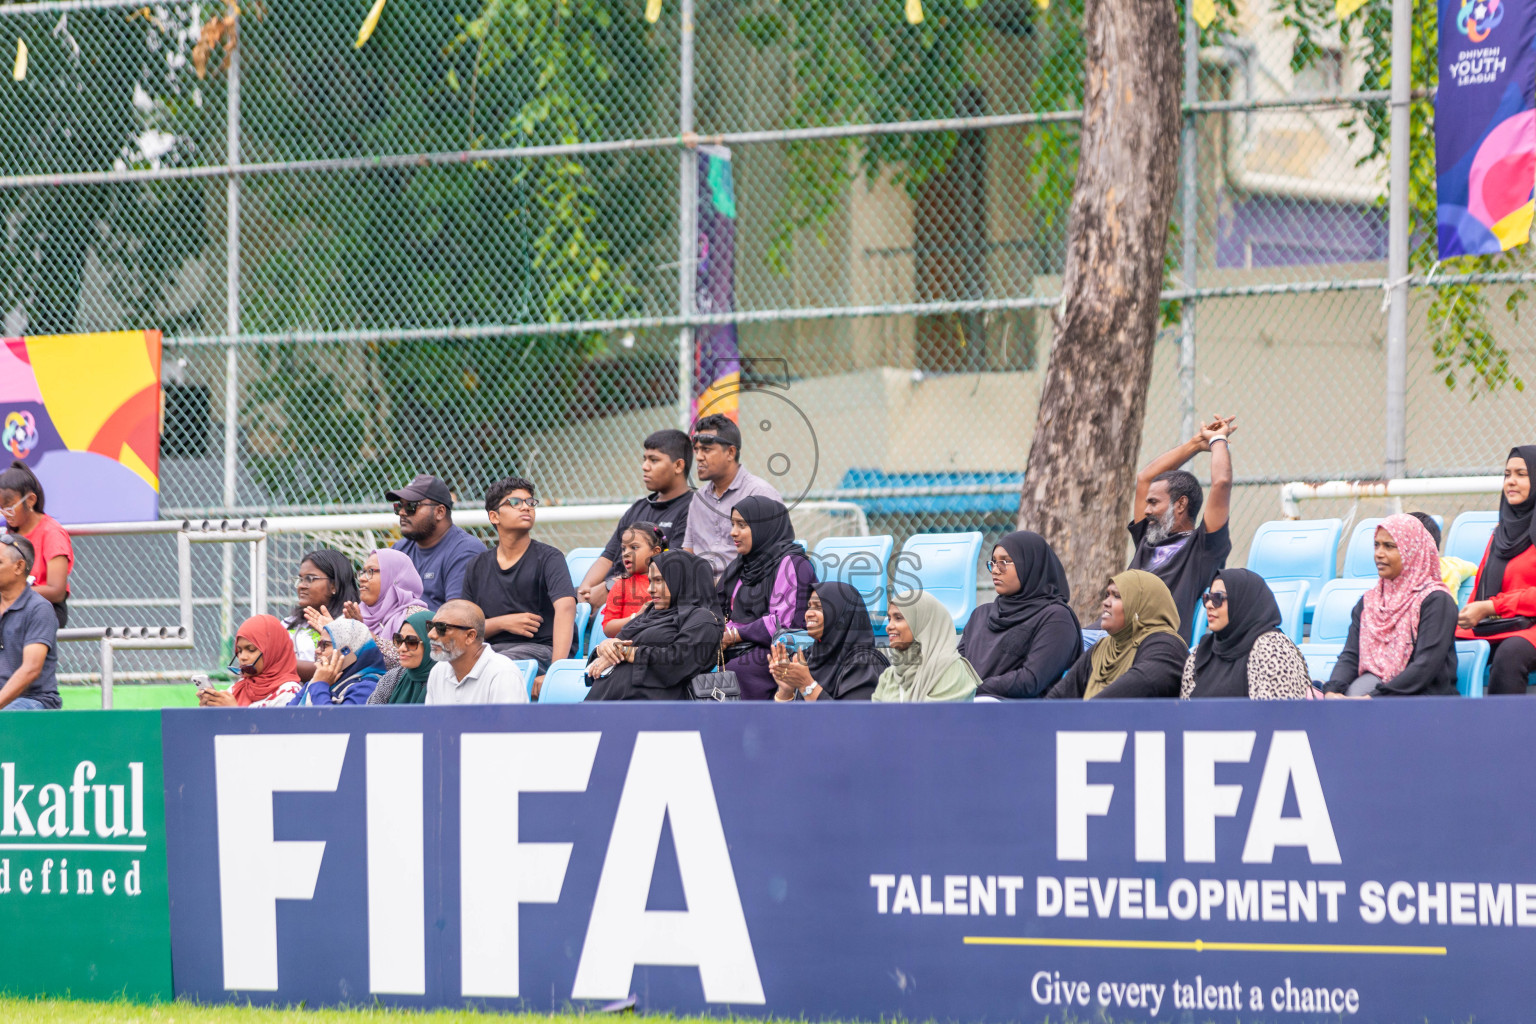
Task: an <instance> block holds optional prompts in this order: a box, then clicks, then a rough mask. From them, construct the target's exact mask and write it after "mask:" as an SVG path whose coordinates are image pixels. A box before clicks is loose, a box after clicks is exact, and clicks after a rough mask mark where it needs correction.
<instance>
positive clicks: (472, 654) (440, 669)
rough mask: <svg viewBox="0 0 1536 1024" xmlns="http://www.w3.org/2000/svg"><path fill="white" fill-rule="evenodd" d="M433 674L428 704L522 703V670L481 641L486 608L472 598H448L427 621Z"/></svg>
mask: <svg viewBox="0 0 1536 1024" xmlns="http://www.w3.org/2000/svg"><path fill="white" fill-rule="evenodd" d="M427 639H428V640H429V641H430V642H431V653H432V660H433V661H434V662H436V664H434V665H433V666H432V674H431V675H429V676H427V703H428V704H527V703H528V688H527V682H526V681H525V679H524V676H523V672H522V670H521V669H519V668H518V667H517V665H516V664H515V663H514V662H513V661H512V659H511V658H508V657H507V656H506V655H504V654H497V653H496V652H495V651H493V650H491V649H490V647H488V646H486V643H485V613H484V612H482V611H481V610H480V606H479V605H477V604H475V603H473V602H471V601H449V602H448V603H447V604H445V605H443V606H442V607H441V608H439V609H438V610H437V614H436V615H434V616H433V617H432V621H431V622H429V623H427Z"/></svg>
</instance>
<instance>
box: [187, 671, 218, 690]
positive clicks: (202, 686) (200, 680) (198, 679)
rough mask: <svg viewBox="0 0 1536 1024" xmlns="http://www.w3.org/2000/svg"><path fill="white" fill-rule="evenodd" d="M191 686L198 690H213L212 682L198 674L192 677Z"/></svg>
mask: <svg viewBox="0 0 1536 1024" xmlns="http://www.w3.org/2000/svg"><path fill="white" fill-rule="evenodd" d="M192 685H193V686H196V687H197V688H198V689H199V690H211V689H213V680H211V679H209V678H208V677H207V676H206V675H204V674H203V673H201V672H199V673H198V674H197V675H195V676H193V677H192Z"/></svg>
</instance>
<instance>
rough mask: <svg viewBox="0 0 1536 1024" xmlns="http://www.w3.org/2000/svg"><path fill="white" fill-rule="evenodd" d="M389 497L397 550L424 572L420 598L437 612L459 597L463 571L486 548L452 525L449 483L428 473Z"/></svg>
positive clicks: (451, 502)
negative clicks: (397, 519)
mask: <svg viewBox="0 0 1536 1024" xmlns="http://www.w3.org/2000/svg"><path fill="white" fill-rule="evenodd" d="M384 497H385V498H387V499H388V500H390V501H392V502H394V503H395V514H396V515H398V516H399V517H400V532H401V534H403V535H404V539H402V540H397V541H395V545H394V547H395V550H396V551H401V552H404V553H405V555H406V556H407V557H408V558H410V560H411V564H412V565H414V566H416V571H417V572H418V573H420V574H421V599H422V600H423V601H425V602H426V605H427V607H428V608H430V609H432V610H433V611H436V610H437V608H438V607H439V606H440V605H442V604H445V603H446V602H448V601H452V600H455V599H457V598H458V596H459V592H460V591H461V590H462V589H463V588H464V569H465V567H466V566H468V565H469V563H470V562H471V561H473V560H474V558H475V557H476V556H478V555H483V554H485V545H484V544H482V543H481V542H480V541H478V540H476V539H475V538H474V537H473V536H471V535H470V533H469V532H468V531H466V530H465V529H464V528H463V527H461V526H454V525H453V494H452V493H451V492H449V490H448V485H447V484H445V483H443V482H442V481H441V480H439V479H438V478H437V477H435V476H428V475H426V474H425V473H423V474H421V475H420V476H418V477H416V479H414V480H412V481H411V482H410V483H408V484H406V485H405V486H404V487H401V488H399V489H398V490H394V491H390V492H389V493H388V494H386V495H384Z"/></svg>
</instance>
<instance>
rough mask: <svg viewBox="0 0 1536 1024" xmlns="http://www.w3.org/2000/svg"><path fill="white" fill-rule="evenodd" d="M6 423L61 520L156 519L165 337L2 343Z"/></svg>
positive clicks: (11, 445)
mask: <svg viewBox="0 0 1536 1024" xmlns="http://www.w3.org/2000/svg"><path fill="white" fill-rule="evenodd" d="M0 417H3V418H4V426H3V428H0V429H3V434H0V444H3V447H4V455H5V458H6V459H7V461H8V460H10V459H20V460H21V461H23V462H25V463H26V464H27V465H28V466H30V467H31V468H32V471H33V472H34V473H36V474H37V478H38V480H39V481H40V482H41V483H42V485H43V490H44V491H46V492H47V494H48V514H49V515H51V516H53V517H54V518H55V519H57V520H59V521H60V522H61V523H63V524H65V525H66V526H69V525H72V524H74V523H109V522H145V521H148V520H152V519H158V518H159V516H160V332H159V331H118V332H116V333H111V334H64V335H56V336H51V337H27V338H4V339H0Z"/></svg>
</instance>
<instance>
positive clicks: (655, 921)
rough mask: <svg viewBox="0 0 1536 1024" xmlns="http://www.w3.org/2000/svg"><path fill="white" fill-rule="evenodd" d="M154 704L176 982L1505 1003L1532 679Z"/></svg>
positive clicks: (1293, 1012) (886, 1013)
mask: <svg viewBox="0 0 1536 1024" xmlns="http://www.w3.org/2000/svg"><path fill="white" fill-rule="evenodd" d="M164 714H165V760H166V764H167V765H168V766H169V768H168V771H169V773H170V777H169V778H168V780H167V794H168V801H169V802H168V805H167V809H166V810H167V833H168V838H169V840H170V879H171V896H172V904H171V928H172V946H173V950H174V958H175V980H176V992H177V995H178V996H180V997H184V998H190V999H194V1000H197V1001H200V1002H201V1001H213V1002H219V1001H231V1002H238V1003H245V1002H246V1001H247V1000H249V1001H250V1002H253V1003H258V1004H272V1005H291V1004H295V1003H298V1002H300V1001H306V1000H307V1001H309V1002H311V1003H327V1004H336V1003H350V1004H372V1003H373V1002H375V1001H377V1002H381V1003H385V1004H392V1005H401V1006H417V1007H420V1006H463V1005H486V1006H489V1007H493V1008H498V1009H521V1010H524V1011H536V1012H540V1013H549V1012H569V1011H570V1009H571V1008H572V1007H573V1006H575V1007H587V1008H595V1007H597V1006H600V1005H602V1004H605V1003H608V1002H611V1001H618V1000H627V999H629V998H630V997H633V998H634V999H635V1000H636V1002H637V1004H638V1008H639V1009H640V1010H642V1011H646V1012H660V1013H679V1014H694V1013H700V1012H706V1013H723V1014H749V1015H770V1016H773V1017H777V1018H806V1019H813V1020H828V1019H835V1020H885V1019H892V1018H899V1019H906V1020H946V1021H965V1022H975V1021H999V1020H1002V1021H1031V1022H1044V1021H1047V1020H1049V1021H1056V1022H1060V1021H1062V1020H1101V1019H1107V1020H1114V1021H1117V1022H1129V1021H1148V1022H1156V1021H1169V1020H1173V1021H1196V1022H1199V1024H1206V1022H1222V1024H1229V1022H1230V1024H1236V1022H1239V1021H1241V1022H1243V1024H1253V1022H1263V1021H1273V1022H1297V1024H1310V1022H1314V1021H1324V1020H1327V1021H1334V1022H1338V1021H1340V1020H1344V1021H1351V1022H1353V1021H1359V1022H1365V1021H1372V1022H1380V1024H1389V1022H1401V1021H1410V1020H1430V1021H1468V1020H1479V1021H1482V1020H1497V1021H1518V1020H1525V1019H1528V1018H1529V1017H1530V1008H1531V1007H1532V1006H1533V1005H1536V972H1533V971H1529V970H1524V969H1523V965H1524V964H1527V963H1530V962H1533V961H1536V818H1533V817H1532V815H1531V814H1530V813H1529V806H1528V805H1529V800H1528V799H1527V798H1526V795H1525V792H1526V788H1525V786H1524V780H1525V779H1528V778H1531V777H1536V746H1533V745H1532V744H1531V742H1530V736H1531V734H1532V732H1533V731H1536V702H1532V701H1514V700H1510V701H1497V700H1483V701H1455V700H1434V699H1427V698H1426V699H1421V700H1416V701H1371V702H1364V701H1328V702H1321V701H1319V702H1299V701H1298V702H1286V701H1251V702H1250V701H1185V702H1178V701H1104V702H1099V701H1094V702H1083V701H1048V702H1043V701H1033V702H1019V703H1016V704H1005V705H997V704H993V705H980V704H977V705H923V706H913V705H898V706H889V705H871V704H864V705H862V706H846V705H832V706H829V707H820V706H814V707H813V706H802V707H800V708H776V707H772V706H765V705H760V704H759V705H753V704H750V703H744V704H733V705H715V704H709V705H708V706H706V705H705V704H698V703H690V704H665V703H658V704H648V705H647V706H645V707H622V706H613V705H599V706H581V705H574V706H572V705H566V706H553V707H539V706H537V705H535V706H526V705H525V706H500V707H476V708H468V707H465V708H453V707H443V708H434V707H429V708H408V707H388V708H378V709H369V710H368V711H366V712H362V711H349V710H346V709H326V708H321V709H296V710H266V711H238V710H234V711H225V710H219V709H186V710H176V709H173V710H168V711H166V712H165V713H164ZM71 866H73V865H71Z"/></svg>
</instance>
